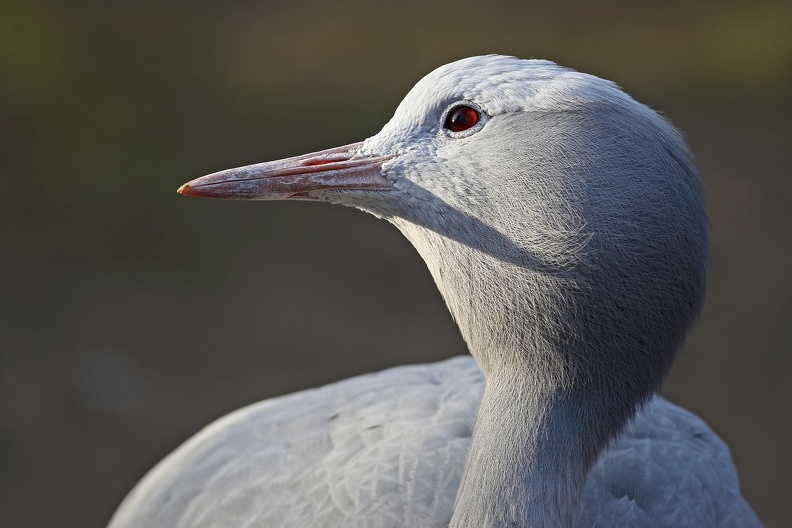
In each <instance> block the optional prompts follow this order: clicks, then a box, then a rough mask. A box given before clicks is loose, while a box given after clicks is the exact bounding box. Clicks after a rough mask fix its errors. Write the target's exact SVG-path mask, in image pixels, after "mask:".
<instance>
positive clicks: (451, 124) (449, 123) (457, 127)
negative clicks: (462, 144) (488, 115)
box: [444, 106, 481, 132]
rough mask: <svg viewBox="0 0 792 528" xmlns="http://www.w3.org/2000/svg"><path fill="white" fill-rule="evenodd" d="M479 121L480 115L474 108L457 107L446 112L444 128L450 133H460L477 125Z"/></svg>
mask: <svg viewBox="0 0 792 528" xmlns="http://www.w3.org/2000/svg"><path fill="white" fill-rule="evenodd" d="M479 119H481V115H480V114H479V112H478V110H476V109H475V108H471V107H469V106H457V107H456V108H454V109H453V110H451V111H450V112H448V117H446V120H445V125H444V126H445V127H446V128H447V129H448V130H450V131H451V132H462V131H463V130H467V129H468V128H470V127H472V126H473V125H475V124H476V123H478V122H479Z"/></svg>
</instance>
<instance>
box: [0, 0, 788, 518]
mask: <svg viewBox="0 0 792 528" xmlns="http://www.w3.org/2000/svg"><path fill="white" fill-rule="evenodd" d="M483 53H505V54H512V55H517V56H520V57H523V58H530V57H536V58H547V59H551V60H554V61H556V62H559V63H560V64H563V65H565V66H569V67H572V68H575V69H579V70H583V71H586V72H588V73H593V74H596V75H599V76H601V77H606V78H609V79H612V80H614V81H616V82H617V83H619V84H620V85H621V86H623V87H624V88H625V90H626V91H627V92H628V93H630V94H632V95H633V96H635V97H636V98H637V99H638V100H640V101H642V102H645V103H647V104H649V105H651V106H652V107H654V108H658V109H661V110H662V111H663V112H664V113H665V114H666V115H667V116H668V117H670V118H671V119H672V120H673V121H674V123H675V124H676V125H677V126H678V127H679V128H680V129H681V130H682V131H683V132H684V134H685V136H686V137H687V139H688V141H689V143H690V145H691V148H692V149H693V152H694V154H695V156H696V159H697V162H698V166H699V168H700V170H701V173H702V175H703V178H704V181H705V185H706V188H707V192H708V200H709V211H710V218H711V237H712V264H711V273H710V284H709V292H708V300H707V304H706V307H705V310H704V313H703V315H702V318H701V322H700V324H699V326H698V327H697V328H696V330H695V331H694V333H693V334H692V336H691V338H690V339H689V341H688V344H687V347H686V349H685V350H684V352H683V354H682V355H681V357H680V359H679V361H678V363H677V365H676V368H675V369H674V371H673V373H672V375H671V378H670V380H669V382H668V384H667V385H666V389H665V394H666V395H667V396H668V397H669V398H670V399H672V400H673V401H675V402H677V403H680V404H682V405H684V406H685V407H687V408H689V409H691V410H693V411H694V412H696V413H698V414H700V415H701V416H702V417H703V418H705V419H706V420H707V421H708V423H709V424H710V425H711V426H712V427H713V429H714V430H715V431H716V432H717V433H718V434H720V435H721V436H722V437H723V438H724V439H725V440H726V442H727V443H728V444H729V446H730V447H731V449H732V453H733V455H734V458H735V461H736V464H737V466H738V468H739V470H740V475H741V483H742V487H743V490H744V493H745V495H746V496H747V498H748V499H749V500H750V502H751V503H752V504H753V506H754V507H755V509H756V510H757V512H758V513H759V515H760V516H761V517H762V519H763V520H764V522H765V523H766V524H767V526H768V527H774V526H775V527H782V526H788V525H789V523H790V522H791V521H790V508H789V497H788V496H789V492H790V490H791V489H792V456H791V455H790V450H789V446H790V445H792V425H790V417H791V416H792V389H791V388H790V382H789V379H790V376H791V375H792V354H790V344H792V330H791V328H792V325H791V324H790V323H791V322H792V318H791V317H790V316H791V315H792V274H791V273H790V269H792V244H790V233H792V213H790V209H789V208H790V206H791V205H792V200H791V197H792V171H791V170H790V169H792V119H790V117H791V116H792V97H791V94H792V3H789V2H766V1H765V2H754V3H751V4H750V5H748V4H747V3H740V2H698V3H692V2H681V1H671V2H659V1H655V2H598V3H596V5H595V3H587V2H583V1H580V2H558V3H552V2H546V1H545V2H507V1H495V2H489V3H486V4H485V3H484V2H471V1H457V2H450V1H439V2H418V1H402V2H398V3H389V2H381V3H377V4H375V3H371V2H364V1H357V2H335V3H331V2H318V1H307V0H305V1H295V2H289V3H287V2H278V3H276V2H266V1H256V2H254V1H234V2H222V3H221V2H209V1H192V2H187V1H185V0H181V1H173V2H168V3H163V2H154V1H143V2H120V1H112V2H88V1H71V2H56V1H54V0H50V1H36V0H32V1H23V0H10V1H9V0H6V1H5V2H3V4H2V6H0V182H2V186H0V237H1V238H0V243H1V244H2V246H0V247H1V248H2V250H1V251H2V253H0V525H1V526H8V527H11V526H14V527H41V528H43V527H52V526H58V527H63V528H71V527H75V528H77V527H80V528H82V527H100V526H103V525H104V524H105V523H106V522H107V521H108V520H109V517H110V515H111V514H112V512H113V510H114V509H115V507H116V506H117V505H118V503H119V502H120V501H121V499H122V498H123V497H124V495H125V494H126V492H127V491H129V490H130V489H131V487H132V486H133V485H134V483H135V482H136V481H137V480H138V479H139V478H140V477H142V475H143V474H144V472H145V471H146V470H147V469H149V468H150V467H151V466H152V465H154V464H155V463H156V462H157V461H158V460H159V459H160V458H162V457H163V456H164V455H165V454H167V453H168V452H169V451H171V450H172V449H173V448H175V447H176V446H177V445H179V444H180V443H181V442H182V441H183V440H185V439H186V438H187V437H189V436H190V435H192V434H193V433H195V432H196V431H197V430H198V429H199V428H200V427H201V426H203V425H205V424H207V423H209V422H210V421H211V420H212V419H214V418H216V417H218V416H220V415H222V414H224V413H226V412H228V411H230V410H232V409H235V408H238V407H240V406H242V405H245V404H247V403H251V402H254V401H257V400H260V399H262V398H266V397H270V396H275V395H278V394H283V393H286V392H291V391H294V390H298V389H301V388H306V387H312V386H316V385H319V384H323V383H327V382H331V381H334V380H337V379H341V378H344V377H348V376H351V375H354V374H359V373H363V372H368V371H372V370H377V369H381V368H385V367H388V366H392V365H397V364H405V363H414V362H428V361H434V360H439V359H442V358H446V357H450V356H452V355H456V354H461V353H465V352H466V349H465V346H464V344H463V342H462V341H461V338H460V337H459V334H458V332H457V330H456V328H455V326H454V325H453V323H452V321H451V318H450V316H449V315H448V314H447V312H446V310H445V308H444V306H443V303H442V300H441V298H440V296H439V294H438V293H437V292H436V290H435V288H434V285H433V284H432V281H431V278H430V277H429V274H428V272H427V271H426V270H425V269H424V265H423V262H421V261H420V259H419V258H418V256H417V254H416V253H415V251H414V250H413V249H412V247H410V245H409V244H408V243H407V242H406V240H403V239H402V238H401V235H400V234H399V233H398V232H397V231H396V230H395V229H394V228H392V227H391V226H389V225H388V224H386V223H385V222H381V221H378V220H376V219H375V218H373V217H370V216H368V215H365V214H363V213H360V212H358V211H354V210H351V209H345V208H342V207H333V206H330V205H327V204H310V203H242V202H228V203H226V202H216V201H208V200H194V199H186V198H183V197H179V196H177V195H176V193H175V190H176V188H177V187H178V186H179V185H180V184H182V183H184V182H186V181H187V180H190V179H192V178H194V177H197V176H200V175H202V174H206V173H209V172H213V171H215V170H219V169H223V168H228V167H232V166H237V165H243V164H248V163H252V162H257V161H264V160H268V159H274V158H278V157H283V156H288V155H293V154H300V153H303V152H308V151H312V150H317V149H320V148H325V147H331V146H336V145H341V144H344V143H350V142H352V141H356V140H360V139H364V138H365V137H368V136H370V135H373V134H375V133H376V132H377V131H378V130H379V128H380V127H381V126H382V125H383V124H384V123H385V122H386V121H387V120H388V119H389V118H390V116H391V115H392V112H393V110H394V109H395V107H396V105H397V104H398V103H399V101H400V100H401V98H402V96H403V95H404V94H405V93H406V92H407V91H408V90H409V88H410V87H412V85H413V84H414V83H415V82H416V81H417V80H418V79H419V78H421V77H422V76H423V75H425V74H426V73H428V72H429V71H431V70H432V69H434V68H435V67H437V66H439V65H441V64H444V63H446V62H449V61H451V60H455V59H458V58H462V57H465V56H469V55H475V54H483Z"/></svg>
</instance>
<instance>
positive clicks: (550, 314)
mask: <svg viewBox="0 0 792 528" xmlns="http://www.w3.org/2000/svg"><path fill="white" fill-rule="evenodd" d="M178 192H179V193H180V194H182V195H186V196H195V197H207V198H217V199H232V200H233V199H240V200H309V201H320V202H329V203H332V204H340V205H345V206H351V207H354V208H357V209H360V210H363V211H365V212H367V213H370V214H373V215H375V216H377V217H379V218H382V219H385V220H386V221H388V222H390V223H391V224H393V225H394V226H395V227H396V228H397V229H398V230H399V231H400V232H401V233H402V234H403V235H404V236H405V237H406V238H407V239H408V240H409V241H410V242H411V243H412V245H413V246H414V247H415V249H416V250H417V251H418V253H419V254H420V256H421V257H422V258H423V260H424V261H425V263H426V265H427V267H428V269H429V272H430V274H431V275H432V277H433V278H434V281H435V283H436V285H437V287H438V289H439V291H440V293H441V294H442V297H443V299H444V300H445V303H446V305H447V307H448V310H449V312H450V313H451V316H452V317H453V319H454V321H455V322H456V324H457V325H458V327H459V330H460V332H461V334H462V337H463V338H464V340H465V342H466V344H467V346H468V349H469V352H470V355H467V356H460V357H457V358H452V359H450V360H446V361H443V362H440V363H435V364H429V365H410V366H402V367H395V368H391V369H389V370H385V371H382V372H379V373H373V374H367V375H363V376H358V377H354V378H350V379H347V380H342V381H339V382H336V383H333V384H330V385H327V386H324V387H320V388H317V389H311V390H306V391H301V392H297V393H294V394H290V395H285V396H282V397H277V398H273V399H268V400H264V401H262V402H258V403H254V404H252V405H250V406H248V407H245V408H242V409H240V410H238V411H236V412H233V413H231V414H229V415H227V416H225V417H222V418H220V419H219V420H217V421H215V422H214V423H212V424H210V425H209V426H208V427H206V428H205V429H203V430H202V431H200V432H199V433H197V434H196V435H195V436H194V437H192V438H190V439H189V440H187V441H186V443H184V444H183V445H182V446H181V447H179V448H177V449H176V450H175V451H174V452H173V453H171V454H170V455H169V456H167V457H166V458H165V459H164V460H163V461H162V462H160V463H159V464H158V465H157V466H155V468H154V469H152V470H151V471H150V472H149V473H148V474H147V475H146V476H145V477H144V478H143V479H142V481H141V482H140V483H139V484H138V485H137V486H136V487H135V488H134V489H133V490H132V491H131V492H130V493H129V495H128V496H127V497H126V498H125V499H124V501H123V502H122V504H121V505H120V507H119V508H118V510H117V511H116V513H115V515H114V516H113V518H112V520H111V522H110V527H111V528H131V527H144V526H145V527H166V526H167V527H169V528H173V527H188V526H189V527H228V526H246V527H253V526H255V527H260V526H261V527H263V526H279V527H284V526H295V527H297V526H299V527H330V526H333V527H335V526H355V527H359V526H360V527H368V526H372V527H391V526H393V527H396V526H398V527H440V526H452V527H477V528H479V527H505V526H509V527H526V528H535V527H544V528H555V527H561V528H572V527H612V526H631V527H649V526H651V527H696V528H701V527H738V526H739V527H754V526H761V522H760V520H759V518H758V517H757V516H756V514H755V512H754V511H753V510H752V508H751V506H750V505H749V504H748V502H747V501H746V500H745V499H744V498H743V497H742V494H741V492H740V488H739V481H738V476H737V472H736V469H735V467H734V464H733V463H732V461H731V457H730V454H729V450H728V448H727V447H726V445H725V444H724V443H723V441H722V440H721V439H720V438H718V436H717V435H716V434H715V433H713V432H712V431H711V430H710V428H709V427H708V426H707V425H706V424H705V423H704V422H703V421H702V420H701V419H700V418H698V417H696V416H695V415H693V414H692V413H690V412H688V411H686V410H684V409H682V408H680V407H678V406H676V405H674V404H672V403H670V402H668V401H667V400H665V399H663V398H662V397H660V396H659V395H658V390H659V388H660V386H661V383H662V381H663V380H664V378H665V377H666V375H667V373H668V372H669V369H670V368H671V365H672V362H673V360H674V358H675V357H676V355H677V353H678V351H679V350H680V348H681V347H682V345H683V343H684V340H685V337H686V335H687V334H688V331H689V329H690V328H691V326H692V325H693V324H694V323H695V321H696V319H697V318H698V315H699V312H700V310H701V307H702V304H703V301H704V291H705V286H706V269H707V264H708V258H709V257H708V235H707V216H706V210H705V204H704V198H703V191H702V185H701V181H700V177H699V175H698V172H697V170H696V168H695V166H694V164H693V161H692V157H691V154H690V152H689V150H688V148H687V146H686V144H685V142H684V140H683V138H682V136H681V134H680V133H679V132H678V131H677V130H676V129H675V128H674V127H673V125H672V124H671V123H670V122H669V121H668V120H667V119H666V118H664V117H662V116H661V115H659V114H658V113H657V112H655V111H654V110H652V109H650V108H649V107H648V106H646V105H644V104H642V103H639V102H637V101H636V100H635V99H633V98H632V97H631V96H629V95H628V94H627V93H626V92H624V91H623V90H622V89H621V88H620V87H619V86H617V85H616V84H615V83H613V82H611V81H607V80H604V79H601V78H599V77H596V76H594V75H590V74H586V73H581V72H578V71H575V70H572V69H569V68H565V67H562V66H559V65H557V64H555V63H553V62H551V61H547V60H538V59H530V60H526V59H518V58H515V57H509V56H502V55H484V56H476V57H470V58H465V59H461V60H458V61H455V62H452V63H449V64H446V65H444V66H441V67H439V68H437V69H436V70H434V71H433V72H431V73H429V74H428V75H427V76H425V77H424V78H422V79H421V80H420V81H419V82H418V83H417V84H416V85H415V86H414V87H413V88H412V89H411V90H410V91H409V93H408V94H407V95H406V97H405V98H404V99H403V100H402V102H401V103H400V104H399V105H398V107H397V109H396V111H395V114H394V116H393V117H392V118H391V120H390V121H388V122H387V123H386V124H385V126H384V127H383V128H382V130H381V131H380V132H378V133H377V134H375V135H374V136H372V137H369V138H368V139H366V140H365V141H361V142H358V143H354V144H350V145H346V146H342V147H337V148H331V149H327V150H323V151H320V152H314V153H311V154H305V155H301V156H296V157H292V158H287V159H283V160H278V161H270V162H265V163H258V164H254V165H248V166H244V167H239V168H235V169H229V170H224V171H220V172H217V173H213V174H210V175H208V176H203V177H200V178H197V179H195V180H193V181H190V182H189V183H186V184H185V185H183V186H182V187H181V188H179V190H178Z"/></svg>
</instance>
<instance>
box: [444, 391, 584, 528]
mask: <svg viewBox="0 0 792 528" xmlns="http://www.w3.org/2000/svg"><path fill="white" fill-rule="evenodd" d="M585 413H586V409H585V407H584V406H583V405H582V402H581V401H579V400H578V398H576V397H574V396H570V395H559V394H552V393H539V392H537V391H535V390H532V388H531V387H529V386H526V385H525V384H519V383H518V382H517V383H516V382H515V380H504V379H492V378H491V379H488V380H487V386H486V389H485V392H484V398H483V400H482V403H481V408H480V411H479V417H478V421H477V423H476V428H475V431H474V434H473V441H472V444H471V447H470V451H469V453H468V460H467V464H466V466H465V473H464V476H463V479H462V484H461V486H460V489H459V492H458V494H457V498H456V504H455V507H454V516H453V519H452V522H451V526H453V527H473V526H476V527H493V526H524V527H554V528H555V527H559V528H566V527H572V526H574V525H575V521H576V519H577V515H578V510H579V504H580V496H581V493H582V489H583V485H584V483H585V480H586V474H587V472H588V469H589V467H590V465H591V459H592V455H591V453H590V452H589V451H590V448H587V447H586V445H587V444H586V442H585V439H586V437H587V436H588V435H587V434H585V432H583V431H582V430H583V429H585V426H583V425H582V424H584V423H585V419H584V418H583V416H582V415H584V414H585Z"/></svg>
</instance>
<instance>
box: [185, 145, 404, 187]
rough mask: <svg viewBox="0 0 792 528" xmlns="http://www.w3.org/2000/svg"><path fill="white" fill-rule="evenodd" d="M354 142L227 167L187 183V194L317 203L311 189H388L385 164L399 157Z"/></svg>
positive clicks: (388, 182)
mask: <svg viewBox="0 0 792 528" xmlns="http://www.w3.org/2000/svg"><path fill="white" fill-rule="evenodd" d="M362 145H363V143H362V142H360V143H353V144H351V145H346V146H343V147H336V148H331V149H327V150H322V151H320V152H313V153H311V154H303V155H302V156H295V157H293V158H286V159H282V160H277V161H268V162H265V163H257V164H255V165H248V166H245V167H237V168H236V169H228V170H224V171H220V172H215V173H214V174H209V175H208V176H203V177H201V178H197V179H195V180H192V181H191V182H188V183H185V184H184V185H182V186H181V187H179V190H178V191H177V192H178V193H179V194H183V195H185V196H199V197H202V198H221V199H230V200H287V199H297V200H312V199H315V198H313V197H311V196H310V195H309V193H310V192H311V191H320V190H377V191H383V190H389V189H391V188H392V187H393V186H392V184H391V182H390V181H388V180H387V179H386V178H385V177H384V176H383V175H382V165H383V164H384V163H385V162H386V161H388V160H390V159H393V158H394V157H396V154H391V155H387V156H362V155H358V154H357V153H356V152H357V150H358V149H359V148H360V147H361V146H362Z"/></svg>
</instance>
